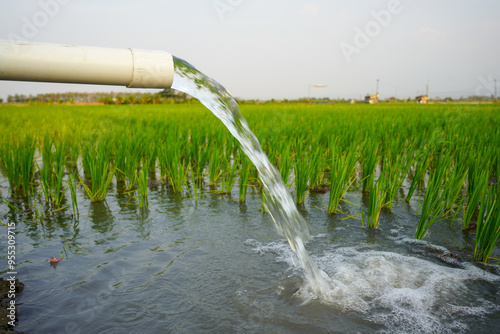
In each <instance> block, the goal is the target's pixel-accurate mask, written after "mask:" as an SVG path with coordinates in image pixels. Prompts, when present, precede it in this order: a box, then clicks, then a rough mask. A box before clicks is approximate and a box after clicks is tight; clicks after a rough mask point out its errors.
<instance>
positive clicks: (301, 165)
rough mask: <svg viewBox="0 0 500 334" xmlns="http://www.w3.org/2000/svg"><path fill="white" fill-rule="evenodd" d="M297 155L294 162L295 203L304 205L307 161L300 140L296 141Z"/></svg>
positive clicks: (307, 179)
mask: <svg viewBox="0 0 500 334" xmlns="http://www.w3.org/2000/svg"><path fill="white" fill-rule="evenodd" d="M296 149H297V154H296V155H295V161H294V173H295V202H296V203H297V204H302V203H304V201H305V199H306V194H307V190H308V182H309V161H308V157H307V155H306V153H305V152H304V143H303V142H302V141H301V140H298V141H297V148H296Z"/></svg>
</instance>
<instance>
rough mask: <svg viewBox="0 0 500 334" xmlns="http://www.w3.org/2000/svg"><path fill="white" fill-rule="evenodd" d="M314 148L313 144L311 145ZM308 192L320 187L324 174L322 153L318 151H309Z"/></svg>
mask: <svg viewBox="0 0 500 334" xmlns="http://www.w3.org/2000/svg"><path fill="white" fill-rule="evenodd" d="M313 146H314V144H313ZM309 155H310V159H309V190H310V189H313V188H314V187H316V186H317V185H320V184H321V182H322V179H323V174H324V170H325V167H324V164H325V163H324V161H323V160H324V159H323V152H322V150H320V149H316V150H314V151H313V150H311V151H309Z"/></svg>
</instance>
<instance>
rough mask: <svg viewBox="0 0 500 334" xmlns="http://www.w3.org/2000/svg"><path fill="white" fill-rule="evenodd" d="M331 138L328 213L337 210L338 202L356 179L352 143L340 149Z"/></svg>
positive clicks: (355, 156)
mask: <svg viewBox="0 0 500 334" xmlns="http://www.w3.org/2000/svg"><path fill="white" fill-rule="evenodd" d="M333 141H334V140H333V139H332V140H331V143H330V144H329V146H330V147H331V148H332V149H331V166H332V167H331V176H330V198H329V201H328V213H330V214H332V213H337V212H339V209H340V208H339V203H340V201H341V200H342V198H343V197H344V196H345V194H346V193H347V191H348V190H349V188H350V187H351V185H352V183H353V182H354V181H355V180H356V174H355V169H356V162H357V154H356V148H355V147H354V145H351V146H350V147H348V148H347V149H346V150H345V151H342V150H341V148H340V147H339V146H340V144H338V143H334V142H333Z"/></svg>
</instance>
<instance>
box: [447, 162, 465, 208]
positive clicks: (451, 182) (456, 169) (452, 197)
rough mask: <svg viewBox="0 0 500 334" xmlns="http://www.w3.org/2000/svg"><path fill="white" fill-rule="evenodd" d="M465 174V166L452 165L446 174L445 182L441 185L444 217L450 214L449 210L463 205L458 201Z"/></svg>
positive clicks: (454, 163)
mask: <svg viewBox="0 0 500 334" xmlns="http://www.w3.org/2000/svg"><path fill="white" fill-rule="evenodd" d="M467 174H468V167H467V164H460V163H456V162H453V163H452V166H451V169H450V170H449V171H448V173H447V178H446V182H445V183H444V184H443V188H444V189H443V200H444V210H445V215H446V214H447V213H448V212H451V210H453V209H455V208H457V207H460V206H461V204H462V203H463V201H461V200H459V199H460V197H461V195H462V190H463V188H464V184H465V180H466V179H467Z"/></svg>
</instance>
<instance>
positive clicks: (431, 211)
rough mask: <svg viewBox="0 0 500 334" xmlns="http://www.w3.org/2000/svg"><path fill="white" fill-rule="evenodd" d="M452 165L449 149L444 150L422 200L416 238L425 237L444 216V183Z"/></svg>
mask: <svg viewBox="0 0 500 334" xmlns="http://www.w3.org/2000/svg"><path fill="white" fill-rule="evenodd" d="M441 152H443V151H441ZM450 165H451V155H450V154H449V152H448V151H444V152H443V154H442V159H441V160H440V161H439V163H438V165H437V166H436V169H435V171H434V172H433V173H432V175H431V176H430V177H429V182H428V183H427V189H426V191H425V195H424V199H423V201H422V207H421V210H420V218H419V221H418V226H417V230H416V233H415V238H416V239H419V240H421V239H423V238H424V237H425V235H426V234H427V232H428V231H429V228H430V227H431V226H432V225H433V224H434V223H436V222H438V221H439V220H440V219H441V218H442V215H443V210H444V207H445V202H444V200H443V196H442V195H443V188H442V183H443V182H445V181H446V173H447V170H448V169H449V166H450Z"/></svg>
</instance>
